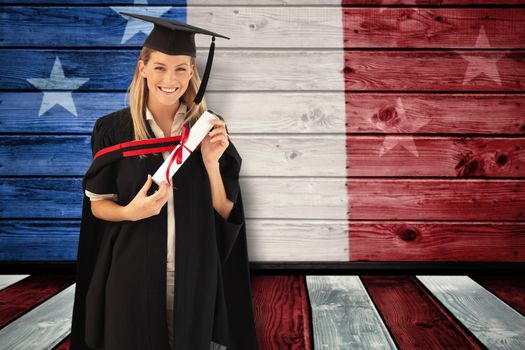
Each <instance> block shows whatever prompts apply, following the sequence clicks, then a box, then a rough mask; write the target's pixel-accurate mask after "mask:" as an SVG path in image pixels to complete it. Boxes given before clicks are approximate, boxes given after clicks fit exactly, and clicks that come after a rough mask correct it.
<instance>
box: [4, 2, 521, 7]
mask: <svg viewBox="0 0 525 350" xmlns="http://www.w3.org/2000/svg"><path fill="white" fill-rule="evenodd" d="M9 3H13V4H17V3H26V1H24V0H11V1H9ZM31 3H32V4H58V5H67V4H84V5H101V4H114V3H115V0H74V1H67V2H66V1H65V0H33V1H31ZM119 3H122V4H129V5H133V3H134V1H132V0H123V1H119ZM148 5H170V6H183V5H186V6H187V7H192V6H195V5H197V6H202V5H206V6H212V5H213V6H215V5H217V6H231V5H250V6H252V5H266V6H268V5H275V6H304V5H310V6H312V5H319V6H328V5H330V6H337V7H339V6H341V5H343V6H351V5H368V6H381V7H383V8H392V7H394V6H395V7H398V6H412V5H413V6H425V5H434V6H440V5H442V6H448V5H475V6H477V5H498V6H504V5H523V0H342V1H341V0H257V1H252V0H211V1H210V0H187V1H183V0H148Z"/></svg>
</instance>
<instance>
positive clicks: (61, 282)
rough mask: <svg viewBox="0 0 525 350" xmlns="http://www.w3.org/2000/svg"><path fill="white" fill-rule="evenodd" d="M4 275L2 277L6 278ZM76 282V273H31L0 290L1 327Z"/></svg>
mask: <svg viewBox="0 0 525 350" xmlns="http://www.w3.org/2000/svg"><path fill="white" fill-rule="evenodd" d="M5 277H6V275H2V276H1V277H0V278H2V279H3V278H5ZM74 282H75V275H50V276H45V275H31V276H29V277H28V278H26V279H24V280H23V281H20V282H19V283H16V284H14V285H12V286H10V287H8V288H5V289H3V290H2V291H0V300H2V302H1V303H0V328H3V327H4V326H6V325H7V324H8V323H10V322H12V321H13V320H15V319H16V318H18V317H20V316H22V315H23V314H24V313H26V312H28V311H29V310H31V309H33V308H35V307H37V306H38V305H40V304H41V303H43V302H45V301H46V300H47V299H49V298H51V297H53V295H55V294H57V293H59V292H60V291H61V290H63V289H65V288H66V287H68V286H70V285H71V284H72V283H74Z"/></svg>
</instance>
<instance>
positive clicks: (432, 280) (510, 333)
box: [417, 276, 525, 350]
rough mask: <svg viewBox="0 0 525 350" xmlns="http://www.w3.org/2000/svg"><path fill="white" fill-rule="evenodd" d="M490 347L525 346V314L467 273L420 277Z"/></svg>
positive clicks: (513, 349) (509, 349)
mask: <svg viewBox="0 0 525 350" xmlns="http://www.w3.org/2000/svg"><path fill="white" fill-rule="evenodd" d="M417 278H418V279H419V280H420V281H421V282H422V283H423V284H424V285H425V286H426V287H427V288H428V289H429V290H430V291H431V292H432V293H433V294H434V296H435V297H436V298H437V299H438V300H439V301H440V302H441V303H442V304H443V305H444V306H445V307H446V308H447V309H448V310H449V311H450V312H451V313H452V314H453V315H454V316H455V317H456V318H457V319H458V320H459V321H460V322H462V323H463V325H464V326H465V327H467V328H468V329H469V330H470V331H471V332H472V333H473V334H474V335H475V336H476V337H477V338H478V339H479V340H480V341H481V342H482V343H483V344H484V345H485V346H486V347H487V348H489V349H502V350H503V349H505V350H522V349H525V317H524V316H522V315H521V314H519V313H518V312H517V311H516V310H514V309H513V308H511V307H510V306H509V305H507V304H506V303H504V302H503V301H502V300H501V299H499V298H498V297H496V296H495V295H494V294H492V293H491V292H489V291H488V290H486V289H485V288H483V287H482V286H480V285H479V284H478V283H476V282H475V281H473V280H472V279H471V278H469V277H467V276H417Z"/></svg>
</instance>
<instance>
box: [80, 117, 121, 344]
mask: <svg viewBox="0 0 525 350" xmlns="http://www.w3.org/2000/svg"><path fill="white" fill-rule="evenodd" d="M113 144H114V143H113V137H112V130H111V128H109V127H108V126H107V125H105V123H104V119H103V118H100V119H98V120H97V122H96V123H95V125H94V127H93V131H92V134H91V150H92V155H93V156H94V155H95V154H96V153H97V152H98V151H99V150H101V149H102V148H105V147H108V146H111V145H113ZM114 169H115V167H114V166H113V165H112V164H110V165H108V166H104V167H102V168H101V169H100V170H99V171H98V172H96V173H95V174H94V175H93V176H90V177H89V179H87V178H86V177H84V179H83V181H82V192H83V193H84V198H83V204H82V219H81V223H80V236H79V243H78V250H77V275H76V286H75V299H74V306H73V316H72V324H71V346H70V349H71V350H80V349H82V350H84V349H93V348H96V347H89V346H88V345H87V344H86V341H85V339H86V332H85V329H86V311H87V312H92V311H96V310H86V296H87V290H88V287H89V284H90V281H91V277H92V275H93V271H94V269H95V265H96V261H97V256H98V252H99V250H100V247H101V243H102V241H103V238H104V234H105V232H106V230H107V229H108V225H110V223H108V222H106V221H104V220H101V219H98V218H96V217H95V216H93V214H92V212H91V201H90V199H89V198H88V197H87V196H86V194H85V190H89V191H91V192H93V193H100V194H102V193H117V188H116V178H115V170H114ZM99 317H103V315H99ZM101 321H102V322H103V319H101Z"/></svg>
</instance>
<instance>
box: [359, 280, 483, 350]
mask: <svg viewBox="0 0 525 350" xmlns="http://www.w3.org/2000/svg"><path fill="white" fill-rule="evenodd" d="M360 278H361V281H362V282H363V284H364V286H365V287H366V290H367V292H368V293H369V295H370V297H371V298H372V300H373V301H374V305H375V306H376V308H377V310H378V311H379V313H380V314H381V317H382V319H383V321H384V322H385V324H386V326H387V327H388V329H389V330H390V333H391V334H392V337H393V338H394V339H395V340H396V343H397V344H398V346H399V348H400V349H407V350H408V349H436V350H438V349H442V350H448V349H456V350H460V349H464V350H470V349H479V350H481V349H483V347H482V346H480V345H479V344H478V341H477V340H476V338H475V337H473V336H472V335H471V334H469V333H466V332H464V331H463V330H462V328H461V325H460V324H458V323H456V322H454V321H453V320H451V319H449V318H448V317H447V315H446V314H444V313H443V312H442V310H441V309H440V308H438V307H436V305H435V304H434V302H433V301H432V296H431V295H429V294H428V293H427V292H426V291H425V290H424V288H422V287H421V284H420V283H418V281H416V280H415V279H414V277H413V276H360Z"/></svg>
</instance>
